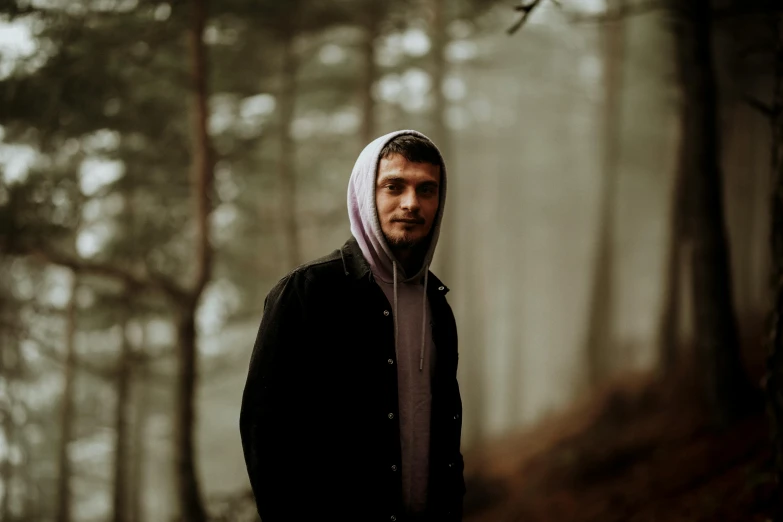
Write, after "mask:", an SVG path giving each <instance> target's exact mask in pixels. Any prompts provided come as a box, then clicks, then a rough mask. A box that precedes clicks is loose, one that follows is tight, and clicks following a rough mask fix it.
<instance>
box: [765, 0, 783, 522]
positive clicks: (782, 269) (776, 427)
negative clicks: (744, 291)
mask: <svg viewBox="0 0 783 522" xmlns="http://www.w3.org/2000/svg"><path fill="white" fill-rule="evenodd" d="M776 18H777V20H776V29H777V30H776V33H777V50H776V53H775V64H776V65H775V90H774V102H773V109H774V118H773V121H772V136H773V139H772V166H773V175H774V185H773V193H772V231H771V232H772V234H771V235H772V245H771V247H772V287H773V291H774V295H775V303H774V308H773V310H772V321H770V323H771V327H772V329H771V332H770V336H769V339H770V347H769V356H768V358H767V375H766V379H765V380H766V393H767V410H768V413H769V418H770V427H771V431H772V442H773V446H774V452H775V469H776V472H777V477H778V486H779V487H781V486H783V15H777V17H776ZM776 520H777V519H776Z"/></svg>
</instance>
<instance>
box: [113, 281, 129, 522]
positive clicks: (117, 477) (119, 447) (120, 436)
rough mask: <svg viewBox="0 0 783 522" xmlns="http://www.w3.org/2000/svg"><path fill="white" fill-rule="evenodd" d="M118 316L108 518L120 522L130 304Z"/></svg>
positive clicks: (123, 515) (124, 506)
mask: <svg viewBox="0 0 783 522" xmlns="http://www.w3.org/2000/svg"><path fill="white" fill-rule="evenodd" d="M123 297H124V298H125V299H128V300H129V301H130V300H132V299H133V297H132V295H130V292H129V291H128V290H127V288H126V290H125V295H124V296H123ZM121 313H122V317H121V318H120V320H119V321H118V322H119V324H120V328H121V329H122V336H121V341H120V356H119V358H118V359H117V367H116V377H117V381H116V387H117V406H116V416H115V419H114V430H115V433H116V437H115V439H114V493H113V503H112V510H113V514H112V520H113V521H114V522H124V521H126V520H128V518H127V515H128V508H129V506H128V504H129V502H128V500H129V499H128V493H129V491H130V490H129V489H128V482H127V479H128V469H127V465H128V463H129V461H128V447H129V444H130V441H129V438H130V435H131V434H130V430H129V417H130V407H131V402H130V396H129V392H130V385H131V371H132V368H133V365H132V359H131V357H132V353H131V346H130V340H129V339H128V328H129V322H130V318H131V308H130V306H129V304H128V302H127V301H126V305H125V306H124V307H123V308H121Z"/></svg>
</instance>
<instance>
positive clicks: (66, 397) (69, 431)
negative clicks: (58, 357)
mask: <svg viewBox="0 0 783 522" xmlns="http://www.w3.org/2000/svg"><path fill="white" fill-rule="evenodd" d="M78 285H79V276H78V275H77V274H76V273H73V274H72V279H71V297H70V300H69V301H68V309H67V311H66V314H67V315H66V327H65V366H64V368H63V381H64V386H63V395H62V406H61V408H60V446H59V448H58V451H57V454H58V459H57V461H58V466H57V522H70V520H71V460H70V458H69V456H68V446H69V445H70V442H71V439H72V438H73V424H74V422H73V421H74V404H73V401H74V378H75V372H76V312H77V309H76V291H77V289H78Z"/></svg>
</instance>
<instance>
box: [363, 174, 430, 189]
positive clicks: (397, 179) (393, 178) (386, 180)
mask: <svg viewBox="0 0 783 522" xmlns="http://www.w3.org/2000/svg"><path fill="white" fill-rule="evenodd" d="M386 183H402V184H406V183H408V181H407V180H406V179H405V178H401V177H399V176H384V177H382V178H379V179H378V184H379V185H383V184H386ZM418 185H419V186H422V185H432V186H435V187H438V186H440V183H438V182H437V181H422V182H421V183H419V184H418Z"/></svg>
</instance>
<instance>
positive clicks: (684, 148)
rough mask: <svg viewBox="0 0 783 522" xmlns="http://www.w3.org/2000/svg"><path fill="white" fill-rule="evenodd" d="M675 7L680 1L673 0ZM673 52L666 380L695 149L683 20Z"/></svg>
mask: <svg viewBox="0 0 783 522" xmlns="http://www.w3.org/2000/svg"><path fill="white" fill-rule="evenodd" d="M671 1H672V2H674V3H673V4H672V5H673V6H674V7H675V8H676V7H677V5H676V3H677V2H679V1H680V0H671ZM672 30H673V33H674V50H675V62H676V73H677V83H678V85H679V89H680V97H679V125H680V137H679V143H678V150H677V156H678V157H677V171H676V172H675V173H674V183H673V187H672V204H671V209H670V218H669V243H668V245H667V253H668V257H667V261H666V272H665V276H664V277H665V283H664V284H665V291H664V296H663V310H662V313H661V318H660V323H659V328H658V355H659V357H658V359H659V361H658V372H659V374H660V376H661V377H662V378H663V377H666V376H667V375H669V374H670V373H671V372H672V371H673V370H674V369H675V368H676V366H677V363H678V359H679V353H678V350H679V341H680V336H679V334H680V317H681V315H682V314H681V308H680V306H681V300H682V279H683V274H682V268H683V257H684V249H683V244H684V241H686V240H687V237H688V236H689V234H688V232H687V224H688V220H687V216H686V212H687V209H688V208H689V207H690V205H689V204H688V187H687V179H688V177H689V176H690V173H691V171H692V170H693V159H692V158H693V149H692V147H690V146H689V145H690V143H691V141H692V138H691V136H689V133H690V132H692V129H693V127H692V125H690V123H689V120H688V116H689V114H688V113H689V111H688V107H687V104H688V100H687V97H686V94H687V93H686V89H687V86H688V84H689V82H690V78H689V73H690V63H689V61H688V55H689V52H688V49H689V48H690V46H691V44H690V40H689V37H690V35H689V32H688V31H687V28H686V26H685V25H684V24H683V21H682V19H679V18H676V17H675V19H674V20H673V27H672Z"/></svg>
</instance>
